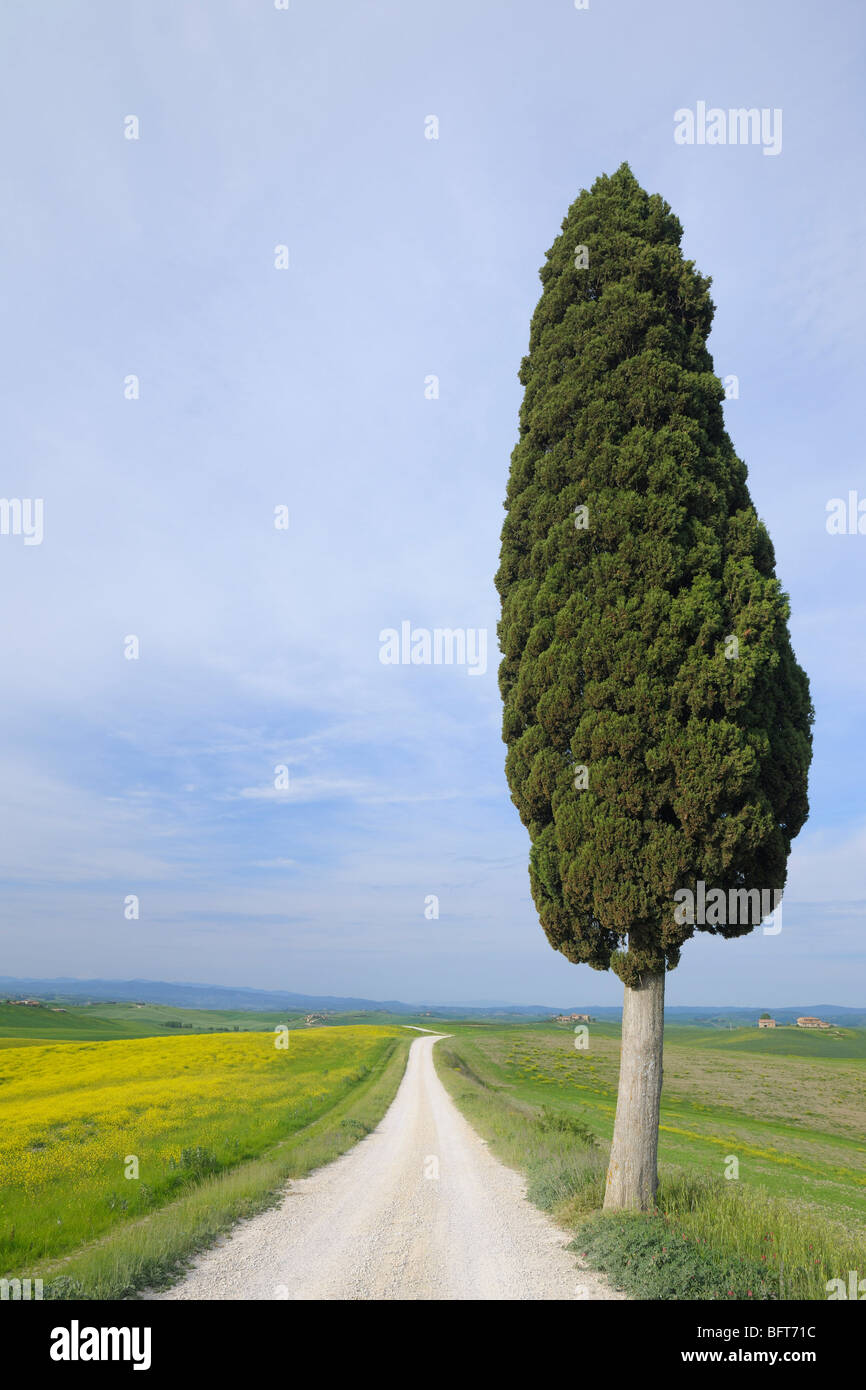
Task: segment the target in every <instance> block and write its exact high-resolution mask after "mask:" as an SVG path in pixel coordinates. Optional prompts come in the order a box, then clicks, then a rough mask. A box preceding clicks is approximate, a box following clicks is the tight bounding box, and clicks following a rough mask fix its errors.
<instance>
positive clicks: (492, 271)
mask: <svg viewBox="0 0 866 1390" xmlns="http://www.w3.org/2000/svg"><path fill="white" fill-rule="evenodd" d="M0 26H2V31H0V32H2V38H3V48H4V51H5V53H6V54H7V73H6V78H5V81H4V83H3V87H2V91H0V103H2V107H3V128H4V130H5V132H6V136H5V142H6V150H5V152H4V164H5V183H6V189H5V193H6V196H5V198H4V203H5V205H6V207H7V208H8V209H9V211H8V214H7V217H6V219H5V220H4V223H3V226H2V228H0V236H2V240H3V243H4V244H3V253H4V261H5V263H6V265H7V266H9V267H11V276H10V282H11V283H10V285H9V289H8V293H7V296H6V299H7V307H6V314H5V318H6V323H7V332H6V334H5V340H6V341H5V362H4V365H3V379H4V384H5V385H6V387H7V388H8V390H7V393H6V394H7V403H6V406H5V411H4V414H5V423H6V427H7V432H8V435H9V442H8V444H7V448H6V451H5V467H4V470H3V472H4V481H3V485H2V486H3V492H4V495H5V496H6V497H7V498H15V497H22V498H23V497H29V498H37V497H41V498H43V499H44V539H43V542H42V544H41V545H31V546H26V545H24V543H23V538H22V537H21V536H15V535H7V536H0V576H2V586H3V595H4V603H3V605H2V613H3V644H4V654H5V661H4V680H3V683H2V696H0V699H2V705H3V710H2V713H3V728H4V731H5V735H6V737H5V738H4V740H3V748H2V757H0V776H2V782H3V789H4V795H3V802H4V808H5V814H4V823H5V828H4V832H3V836H2V845H0V854H2V870H3V880H4V885H5V887H4V893H3V898H4V909H3V921H4V930H3V938H4V951H3V962H4V965H3V969H4V972H5V973H8V974H17V975H26V974H35V975H45V976H47V975H51V976H54V975H60V974H64V975H76V976H81V977H87V976H91V977H92V976H101V977H105V978H113V977H123V978H130V977H139V978H151V979H157V978H158V979H167V980H199V981H208V982H215V983H226V984H242V985H251V986H267V987H272V988H285V989H292V990H300V991H309V992H327V993H352V994H361V995H366V996H369V997H375V998H385V997H392V998H393V997H399V998H403V999H410V1000H411V999H432V1000H440V1001H445V1000H455V1001H460V1000H469V999H474V1000H479V999H510V1000H516V1001H527V1002H529V1001H542V1002H552V1003H565V1002H575V1003H578V1002H586V1003H588V1004H589V1003H598V1004H602V1003H615V1002H618V1000H619V997H620V989H621V987H620V985H619V982H618V981H617V980H616V979H615V978H614V977H612V976H606V975H601V974H598V973H596V972H593V971H590V970H588V969H585V968H582V967H581V968H578V967H574V966H571V965H569V964H568V963H567V962H566V961H565V960H564V959H563V958H561V957H559V956H558V955H556V954H555V953H554V952H553V951H552V950H551V949H550V947H549V946H548V945H547V942H546V941H545V939H544V936H543V933H542V932H541V929H540V927H539V925H538V922H537V918H536V915H535V912H534V909H533V906H532V901H531V898H530V894H529V886H528V878H527V873H526V859H527V848H528V846H527V838H526V833H525V831H524V830H523V827H522V826H521V825H520V822H519V820H518V817H517V813H516V811H515V810H514V808H513V806H512V804H511V802H510V799H509V797H508V792H507V788H506V784H505V780H504V774H503V755H504V749H503V745H502V744H501V741H500V736H499V724H500V709H499V697H498V691H497V686H496V662H497V653H496V649H495V636H494V634H495V625H496V620H497V614H498V601H497V596H496V593H495V590H494V587H493V574H494V572H495V569H496V565H497V556H498V548H499V531H500V527H501V522H502V517H503V511H502V498H503V495H504V489H505V481H506V476H507V469H508V461H509V455H510V451H511V448H512V446H513V443H514V440H515V437H516V427H517V412H518V408H519V403H520V387H519V384H518V381H517V369H518V366H519V363H520V359H521V356H522V355H523V353H524V352H525V350H526V345H527V338H528V325H529V318H530V315H531V313H532V310H533V308H534V305H535V303H536V301H537V298H538V295H539V291H540V286H539V281H538V277H537V271H538V268H539V266H540V265H541V263H542V261H543V259H544V254H545V252H546V250H547V248H548V247H549V246H550V244H551V243H552V241H553V239H554V237H555V236H556V234H557V233H558V230H559V225H560V222H561V219H562V217H563V216H564V214H565V212H566V210H567V208H568V205H569V204H570V202H571V201H572V200H573V199H574V197H575V196H576V195H577V193H578V191H579V189H580V188H581V187H584V186H587V185H589V184H591V183H592V181H593V180H594V178H595V177H596V176H597V175H598V174H599V173H601V172H612V171H613V170H614V169H615V168H616V167H617V166H618V165H619V164H620V163H621V162H622V160H623V159H627V160H628V161H629V162H630V163H631V166H632V168H633V170H634V172H635V174H636V176H637V177H638V179H639V180H640V181H641V182H642V184H643V185H644V187H646V188H648V189H649V190H650V191H652V192H661V193H662V194H663V195H664V196H665V197H666V198H667V199H668V201H669V202H670V203H671V205H672V207H673V208H674V210H675V211H676V213H677V214H678V216H679V217H680V219H681V221H682V222H683V224H684V227H685V236H684V242H683V245H684V250H685V252H686V254H687V255H688V256H690V257H692V258H694V260H695V261H696V263H697V265H698V267H699V269H700V270H701V271H702V272H703V273H705V274H709V275H711V276H712V277H713V297H714V299H715V302H716V305H717V312H716V319H715V327H714V330H713V335H712V338H711V342H710V346H711V349H712V351H713V353H714V358H715V365H716V371H717V372H718V373H719V375H722V376H724V375H727V374H730V373H733V374H736V375H737V377H738V378H739V390H740V395H739V399H736V400H731V401H729V402H728V403H727V404H726V407H725V410H726V417H727V421H728V427H729V430H730V433H731V435H732V438H733V440H734V444H735V446H736V448H737V450H738V452H739V453H740V455H741V456H742V457H743V458H744V459H745V461H746V463H747V465H748V467H749V471H750V487H751V490H752V496H753V498H754V500H755V503H756V506H757V507H758V510H759V512H760V513H761V515H762V516H763V518H764V519H765V521H766V522H767V524H768V526H769V529H770V533H771V535H772V537H773V540H774V544H775V547H776V554H777V561H778V572H779V575H780V577H781V579H782V582H783V584H784V586H785V587H786V588H787V590H788V592H789V593H790V595H791V601H792V608H793V616H792V622H791V630H792V635H793V640H794V645H795V650H796V651H797V654H798V657H799V659H800V661H801V662H802V664H803V665H804V666H805V667H806V669H807V671H808V673H809V675H810V678H811V681H812V690H813V698H814V701H815V704H816V707H817V723H816V728H815V755H814V762H813V767H812V776H811V802H812V815H811V819H810V821H809V823H808V825H807V827H806V829H805V830H804V831H803V832H802V834H801V835H800V837H799V839H798V841H797V842H796V845H795V849H794V853H793V855H792V859H791V865H790V874H789V889H788V892H787V894H786V898H785V904H784V916H783V922H784V925H783V930H782V932H781V933H780V934H779V935H778V936H772V937H770V936H763V935H762V934H760V933H757V934H753V935H752V936H750V937H747V938H744V939H741V940H739V941H733V942H721V941H715V940H700V941H695V942H692V943H690V945H689V946H688V947H687V948H686V950H685V952H684V956H683V962H682V964H681V966H680V967H679V969H678V970H677V971H676V972H675V973H674V974H673V975H672V976H671V977H670V979H669V985H668V997H669V1000H670V1001H671V1002H674V1003H744V1004H755V1005H758V1004H760V1005H762V1006H772V1005H780V1004H783V1003H798V1002H802V1003H809V1002H835V1003H838V1004H852V1005H855V1004H859V1005H862V1004H863V1002H864V993H863V981H864V971H863V966H864V958H866V939H864V935H863V916H864V904H866V873H864V865H866V806H864V791H863V780H864V774H863V757H862V751H861V750H862V746H863V735H862V729H863V717H864V704H866V699H864V682H863V670H864V648H866V598H864V577H866V536H860V535H854V536H831V535H828V533H827V530H826V525H825V522H826V504H827V502H828V500H829V499H831V498H833V497H845V498H847V495H848V492H849V491H850V490H852V489H853V490H858V489H859V493H860V495H861V496H862V497H864V498H866V469H864V461H863V439H862V435H863V432H862V420H861V416H862V404H861V403H862V398H863V380H862V364H863V361H864V353H863V348H864V342H863V339H864V336H866V328H864V325H866V313H864V309H866V303H864V301H866V294H864V251H863V247H864V245H866V228H864V222H866V218H864V188H863V181H862V177H861V169H862V148H863V137H864V106H863V100H862V85H863V75H864V60H863V37H864V20H863V14H862V11H861V9H860V7H859V6H858V5H857V4H854V3H837V4H836V5H834V6H832V7H820V6H815V5H812V4H806V3H793V4H792V3H789V2H786V3H781V0H767V2H766V3H764V4H762V5H761V6H760V7H755V6H754V5H750V4H748V3H734V4H728V5H726V6H723V7H720V6H711V5H704V6H695V5H694V4H693V3H686V0H682V2H681V3H671V2H669V0H663V2H662V3H656V4H653V5H651V6H649V5H646V4H645V3H636V2H633V0H618V3H614V2H613V0H591V3H590V8H589V10H587V11H578V10H576V9H575V8H574V6H573V4H571V3H568V0H543V3H534V4H530V3H528V0H523V2H522V3H503V0H497V3H495V4H494V3H488V2H487V0H472V3H466V2H465V0H462V2H461V3H458V2H457V0H443V2H442V3H439V4H438V5H436V6H432V7H431V6H410V5H407V4H405V3H403V4H399V3H396V0H384V2H383V3H363V4H358V3H357V2H356V0H353V2H352V3H348V2H347V0H332V3H330V4H329V5H327V6H324V5H321V4H318V5H316V4H314V3H313V2H312V0H289V9H288V10H287V11H282V10H277V9H276V8H275V7H274V5H273V3H271V0H256V2H255V3H253V2H252V0H243V2H241V0H237V3H231V2H230V0H209V2H208V3H203V0H202V3H192V0H185V3H184V4H182V5H178V4H177V3H176V0H175V3H169V0H151V3H149V4H147V5H132V4H130V3H128V0H127V2H126V3H117V0H111V2H110V3H108V0H91V3H90V4H89V5H88V6H86V7H85V9H84V11H82V10H81V9H78V10H76V8H74V7H70V6H66V5H61V4H59V3H56V0H51V3H47V4H44V5H39V6H33V5H31V4H26V3H23V0H19V3H13V4H9V5H7V6H6V7H4V13H3V16H2V20H0ZM698 101H706V102H707V104H708V106H719V107H722V108H725V109H727V108H731V107H739V106H755V107H758V108H771V109H775V108H779V109H781V111H782V113H783V141H782V149H781V152H780V153H779V154H778V155H776V156H766V155H764V154H763V152H762V149H761V148H760V147H756V146H734V145H728V146H714V147H711V146H707V145H703V146H698V145H693V146H682V145H677V144H676V143H675V142H674V139H673V132H674V112H675V111H676V110H678V109H680V108H684V107H688V108H695V107H696V103H697V102H698ZM129 115H135V116H136V117H137V118H138V121H139V127H140V129H139V138H138V139H137V140H129V139H126V138H125V136H124V121H125V118H126V117H127V116H129ZM430 115H435V116H436V117H437V118H438V121H439V138H438V139H437V140H431V139H427V138H425V120H426V118H427V117H428V116H430ZM277 245H285V246H287V247H288V249H289V268H288V270H278V269H276V268H275V264H274V261H275V255H274V248H275V246H277ZM130 374H135V375H137V376H138V377H139V380H140V398H139V399H138V400H128V399H125V396H124V381H125V379H126V378H127V377H128V376H129V375H130ZM430 374H435V375H436V376H438V378H439V398H438V399H433V400H429V399H426V398H425V389H424V388H425V379H426V378H427V377H428V376H429V375H430ZM281 504H283V505H285V506H286V507H287V508H288V514H289V525H288V529H287V530H284V531H279V530H277V529H275V527H274V508H275V507H276V506H278V505H281ZM403 620H409V621H411V622H412V623H413V625H414V626H418V627H420V626H425V627H428V628H435V627H451V628H465V629H477V628H486V629H487V630H488V632H489V634H490V643H491V652H490V658H489V661H488V669H487V672H486V674H484V675H479V676H476V677H472V676H470V675H469V674H468V672H467V670H466V668H465V667H464V668H459V667H456V666H450V667H449V666H438V667H437V666H384V665H383V664H382V663H381V662H380V661H379V633H380V631H381V630H382V629H383V628H387V627H399V625H400V623H401V621H403ZM130 634H134V635H136V636H137V637H138V638H139V641H140V656H139V659H138V660H136V661H129V660H126V659H125V657H124V639H125V638H126V637H127V636H128V635H130ZM278 765H285V766H286V767H288V769H289V789H288V791H287V792H285V791H277V790H276V789H275V787H274V775H275V774H274V769H275V767H276V766H278ZM128 894H136V895H138V896H139V899H140V916H139V918H138V920H126V919H125V917H124V911H123V903H124V899H125V898H126V896H127V895H128ZM429 894H436V895H437V896H438V898H439V904H440V916H439V918H438V920H427V919H426V918H425V915H424V905H425V898H426V897H427V895H429Z"/></svg>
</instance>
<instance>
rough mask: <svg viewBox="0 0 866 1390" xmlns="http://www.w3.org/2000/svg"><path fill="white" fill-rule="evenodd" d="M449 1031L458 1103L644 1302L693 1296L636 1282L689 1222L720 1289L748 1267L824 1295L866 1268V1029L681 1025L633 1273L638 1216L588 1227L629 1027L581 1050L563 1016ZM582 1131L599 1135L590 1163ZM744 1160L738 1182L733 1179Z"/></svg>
mask: <svg viewBox="0 0 866 1390" xmlns="http://www.w3.org/2000/svg"><path fill="white" fill-rule="evenodd" d="M451 1031H452V1034H453V1036H452V1038H451V1039H450V1040H449V1041H448V1042H447V1043H441V1044H439V1047H438V1049H437V1051H438V1052H439V1058H438V1063H437V1064H438V1065H439V1067H440V1074H441V1075H442V1077H443V1080H445V1082H446V1085H448V1086H449V1088H450V1089H451V1090H452V1094H454V1096H455V1099H457V1100H458V1103H459V1104H461V1105H462V1107H463V1108H464V1110H465V1111H466V1113H467V1115H468V1116H469V1117H470V1118H471V1119H472V1120H473V1122H474V1123H475V1124H476V1125H477V1126H478V1127H479V1128H480V1129H481V1131H482V1133H484V1134H485V1136H486V1137H487V1138H489V1139H490V1140H491V1142H492V1144H493V1146H494V1148H496V1147H497V1145H498V1146H499V1151H500V1152H501V1155H502V1157H503V1158H505V1159H506V1161H508V1162H510V1163H512V1164H513V1165H514V1166H516V1167H519V1168H524V1169H526V1170H527V1171H528V1172H529V1173H530V1175H531V1179H532V1185H531V1190H532V1186H534V1192H535V1195H536V1199H538V1200H539V1201H540V1204H541V1205H544V1206H547V1207H548V1208H550V1209H553V1208H556V1209H557V1210H558V1213H559V1215H560V1216H561V1217H562V1219H563V1220H565V1221H567V1222H570V1223H571V1224H572V1225H573V1226H575V1229H580V1230H582V1231H583V1235H582V1237H581V1239H582V1240H583V1242H584V1243H585V1244H586V1245H588V1246H589V1247H590V1249H589V1250H588V1252H587V1253H588V1254H589V1255H590V1257H592V1256H593V1252H594V1255H595V1257H596V1259H597V1260H601V1261H605V1262H606V1263H603V1264H602V1266H601V1267H604V1268H608V1269H609V1270H616V1271H617V1272H618V1274H619V1275H621V1276H625V1274H626V1270H628V1271H630V1273H629V1274H628V1277H627V1278H625V1280H624V1283H623V1285H622V1286H623V1287H626V1288H627V1289H628V1290H629V1291H631V1292H632V1293H633V1294H635V1296H642V1297H669V1296H670V1297H674V1296H676V1297H687V1296H694V1295H689V1294H688V1293H686V1292H684V1291H683V1289H684V1288H685V1285H683V1286H682V1287H680V1286H679V1285H677V1286H676V1287H678V1288H679V1290H680V1291H679V1292H678V1293H665V1292H659V1288H660V1287H661V1286H660V1285H659V1284H658V1283H657V1281H655V1282H654V1280H655V1276H653V1277H652V1278H647V1279H645V1280H644V1282H643V1284H641V1285H638V1284H636V1282H635V1268H636V1267H637V1266H640V1265H641V1261H642V1258H643V1257H642V1256H641V1254H640V1251H642V1250H643V1247H644V1245H646V1252H645V1254H646V1258H645V1260H644V1263H646V1264H647V1265H649V1264H650V1263H652V1264H654V1265H655V1264H656V1263H657V1262H658V1261H660V1260H661V1257H662V1253H663V1254H664V1256H666V1257H668V1256H669V1249H670V1240H671V1237H670V1225H669V1223H670V1222H674V1223H675V1224H676V1223H677V1222H679V1223H680V1226H681V1227H682V1229H680V1226H678V1227H677V1232H678V1239H679V1240H681V1241H686V1242H687V1243H688V1242H689V1240H690V1238H694V1239H695V1240H697V1241H703V1242H705V1243H706V1246H707V1249H708V1250H711V1251H713V1252H714V1253H715V1254H716V1255H718V1257H719V1259H718V1260H717V1261H716V1264H717V1265H718V1268H719V1269H721V1268H722V1266H724V1269H725V1270H726V1271H727V1272H726V1274H725V1278H724V1279H722V1278H721V1274H720V1275H719V1279H720V1280H721V1283H724V1282H725V1281H727V1282H728V1283H735V1284H736V1283H737V1279H736V1278H735V1277H734V1274H733V1273H731V1272H730V1271H729V1270H727V1265H726V1263H725V1262H726V1261H728V1260H733V1261H735V1262H736V1261H743V1262H745V1263H744V1264H743V1269H746V1268H748V1270H750V1271H751V1275H750V1278H749V1279H746V1281H745V1283H746V1284H749V1283H751V1284H755V1285H756V1289H755V1290H754V1291H753V1293H754V1296H760V1297H773V1296H775V1297H779V1296H782V1297H789V1296H794V1293H795V1292H796V1293H799V1294H800V1295H803V1296H808V1297H820V1296H822V1290H823V1284H824V1281H825V1280H826V1279H829V1278H833V1277H837V1276H838V1275H839V1274H840V1271H841V1273H842V1274H843V1275H844V1273H845V1270H847V1269H848V1268H858V1269H859V1268H863V1267H866V1143H864V1137H863V1136H864V1134H866V1030H854V1029H845V1030H843V1029H840V1030H836V1031H837V1035H836V1036H832V1037H831V1036H829V1035H827V1034H817V1033H816V1034H812V1033H805V1032H802V1031H796V1030H794V1029H790V1030H788V1029H785V1030H779V1032H777V1033H773V1032H772V1031H771V1030H767V1031H766V1032H761V1033H758V1030H757V1029H754V1030H747V1029H739V1030H733V1031H728V1030H708V1029H701V1028H695V1027H678V1026H677V1025H669V1026H668V1028H667V1030H666V1041H665V1059H664V1068H665V1075H664V1090H663V1094H662V1107H661V1128H660V1136H659V1162H660V1173H661V1175H662V1186H661V1189H660V1198H659V1202H660V1215H659V1216H658V1217H654V1218H651V1219H650V1220H651V1221H652V1220H655V1221H658V1222H660V1223H661V1224H660V1225H659V1226H658V1230H657V1231H656V1232H655V1234H654V1235H653V1236H652V1238H651V1239H650V1238H649V1235H648V1228H647V1227H646V1225H645V1224H644V1225H642V1226H641V1227H640V1240H638V1241H637V1247H638V1253H634V1257H633V1261H632V1262H631V1263H629V1264H628V1265H626V1263H625V1260H626V1258H628V1259H629V1260H630V1261H631V1260H632V1257H631V1256H628V1257H626V1256H624V1255H623V1256H622V1268H620V1267H619V1264H618V1261H619V1260H620V1256H621V1255H622V1251H623V1249H624V1245H623V1241H626V1243H628V1241H631V1240H636V1239H637V1236H636V1232H637V1230H638V1228H637V1227H635V1225H634V1220H635V1218H629V1217H626V1218H616V1221H617V1222H618V1228H617V1229H619V1231H620V1237H618V1238H617V1239H616V1240H612V1237H611V1232H612V1231H613V1229H614V1227H613V1226H612V1224H611V1220H610V1218H603V1219H602V1221H601V1224H600V1225H597V1226H596V1227H594V1228H593V1231H592V1234H591V1236H590V1233H589V1231H588V1229H585V1228H584V1225H583V1224H582V1223H584V1222H585V1221H586V1220H587V1218H588V1217H589V1216H590V1215H591V1214H592V1213H594V1212H596V1211H597V1209H598V1208H599V1207H600V1204H601V1200H602V1198H603V1190H604V1183H603V1164H601V1165H600V1162H599V1160H600V1156H601V1157H603V1156H604V1155H605V1154H606V1152H607V1145H608V1144H609V1141H610V1138H611V1135H612V1132H613V1120H614V1113H615V1108H616V1089H617V1079H618V1067H619V1030H618V1028H617V1027H615V1026H614V1025H612V1024H593V1025H591V1027H590V1035H589V1048H588V1050H587V1051H577V1050H576V1049H575V1047H574V1034H573V1033H572V1031H571V1029H570V1028H569V1027H568V1026H567V1025H556V1024H537V1025H528V1026H523V1027H518V1028H504V1027H478V1026H471V1027H470V1026H465V1025H463V1026H459V1025H458V1026H456V1027H454V1028H453V1029H452V1030H451ZM434 1055H435V1054H434ZM449 1058H451V1059H454V1060H452V1061H451V1062H450V1064H449ZM455 1061H456V1065H455ZM545 1112H546V1113H547V1117H548V1118H547V1121H546V1122H545V1123H544V1124H542V1128H541V1129H539V1117H543V1116H544V1114H545ZM557 1124H559V1125H560V1126H563V1127H564V1128H559V1129H558V1128H557ZM569 1126H573V1127H574V1132H573V1134H572V1136H571V1137H569V1128H568V1127H569ZM583 1130H585V1131H588V1132H589V1133H590V1134H591V1135H592V1136H594V1139H595V1144H594V1147H593V1148H592V1150H591V1157H592V1162H591V1163H588V1160H587V1150H586V1148H585V1146H584V1145H583V1142H582V1141H581V1140H580V1138H579V1132H580V1131H583ZM575 1134H577V1135H578V1137H577V1138H575V1137H574V1135H575ZM732 1159H736V1160H737V1163H738V1166H739V1175H738V1177H737V1178H736V1179H733V1178H728V1177H726V1172H728V1173H731V1172H733V1171H735V1169H734V1165H733V1164H732V1162H731V1160H732ZM596 1220H597V1218H596ZM637 1220H638V1221H639V1222H640V1221H641V1220H644V1221H645V1219H642V1218H637ZM666 1223H667V1224H666ZM683 1223H684V1224H683ZM689 1233H691V1237H690V1234H689ZM656 1236H657V1239H656ZM665 1242H667V1244H666V1243H665ZM846 1260H848V1261H849V1262H853V1263H848V1264H845V1261H846ZM719 1261H720V1262H721V1263H719ZM662 1263H663V1261H662ZM843 1264H844V1265H845V1269H844V1270H842V1265H843ZM764 1267H770V1268H772V1269H774V1270H775V1276H774V1278H775V1279H776V1281H777V1284H776V1285H774V1284H772V1282H771V1284H769V1285H766V1280H763V1281H762V1279H761V1271H762V1269H763V1268H764ZM695 1277H696V1278H697V1277H698V1276H695ZM702 1277H703V1276H701V1278H702ZM744 1277H745V1276H744ZM699 1282H700V1281H699ZM762 1284H763V1285H766V1287H763V1292H758V1289H759V1288H760V1287H762ZM711 1286H712V1287H713V1288H715V1287H716V1285H715V1284H712V1281H711ZM720 1286H721V1285H719V1287H720ZM672 1287H673V1286H672ZM737 1287H738V1288H739V1285H738V1284H737ZM653 1290H655V1291H653ZM768 1290H769V1291H768ZM774 1290H775V1292H774ZM747 1292H748V1290H747V1289H746V1287H745V1284H744V1287H743V1290H742V1296H743V1297H745V1296H746V1294H747ZM698 1296H722V1295H721V1294H718V1295H717V1294H712V1295H707V1294H706V1293H704V1294H703V1295H698Z"/></svg>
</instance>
